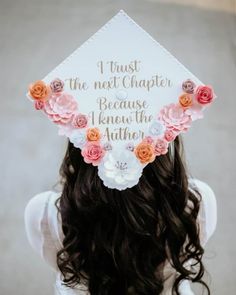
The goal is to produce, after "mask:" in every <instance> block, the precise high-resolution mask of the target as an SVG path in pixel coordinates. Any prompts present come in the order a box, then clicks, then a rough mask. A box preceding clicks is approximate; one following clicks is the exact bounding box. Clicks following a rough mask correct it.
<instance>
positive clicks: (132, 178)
mask: <svg viewBox="0 0 236 295" xmlns="http://www.w3.org/2000/svg"><path fill="white" fill-rule="evenodd" d="M28 97H29V98H30V99H31V100H32V101H33V102H34V107H35V109H36V110H42V111H43V112H44V113H45V114H46V116H47V117H48V118H49V119H50V120H51V121H52V122H54V123H55V124H57V126H58V127H59V131H58V134H59V135H65V136H67V137H68V138H69V140H70V142H72V143H73V144H74V146H75V147H77V148H80V149H81V154H82V156H83V158H84V161H85V162H86V163H88V164H92V165H94V166H98V175H99V177H100V178H101V179H102V180H103V183H104V185H106V186H108V187H109V188H116V189H119V190H123V189H126V188H129V187H132V186H134V185H135V184H137V183H138V181H139V178H140V177H141V175H142V170H143V168H144V166H145V165H147V164H148V163H150V162H153V161H154V160H155V158H156V156H161V155H164V154H166V153H167V152H168V146H169V144H170V143H171V142H172V141H174V139H175V138H176V136H177V135H178V134H180V133H182V132H186V131H187V130H188V129H189V128H190V126H191V123H192V122H193V121H194V120H196V119H200V118H202V117H203V110H204V108H205V107H206V106H208V105H210V104H211V103H212V102H213V101H214V99H215V98H216V96H215V94H214V91H213V88H212V87H211V86H209V85H198V86H196V85H195V83H194V82H193V81H192V80H191V79H188V80H186V81H184V82H183V83H182V93H181V94H180V96H179V97H178V99H177V102H176V103H170V104H168V105H165V106H163V108H162V109H161V110H160V111H159V113H158V114H157V116H156V118H155V119H154V121H153V122H152V124H151V125H150V127H149V130H148V134H147V135H146V136H145V137H144V138H143V139H142V141H141V142H139V143H138V144H136V145H134V144H133V143H132V142H131V143H128V144H126V146H125V149H126V151H127V152H126V153H124V152H122V151H121V152H117V151H116V150H114V148H113V146H112V143H111V142H106V141H105V138H104V136H103V134H102V133H101V132H100V130H99V128H97V127H91V126H89V119H88V116H87V115H86V114H82V113H80V112H79V106H78V102H77V101H76V99H75V98H74V97H73V96H72V95H71V94H69V93H66V92H65V91H64V82H63V81H62V80H61V79H59V78H56V79H54V80H53V81H52V82H51V83H50V85H48V84H46V83H45V82H44V81H41V80H39V81H36V82H34V83H32V84H30V85H29V89H28Z"/></svg>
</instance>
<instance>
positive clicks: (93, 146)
mask: <svg viewBox="0 0 236 295" xmlns="http://www.w3.org/2000/svg"><path fill="white" fill-rule="evenodd" d="M81 154H82V156H83V157H84V161H85V162H86V163H88V164H90V163H92V165H93V166H97V165H98V164H99V163H100V161H101V159H102V158H103V157H104V155H105V151H104V149H103V148H102V147H101V145H100V143H99V142H97V141H93V142H87V143H86V145H85V146H84V147H83V149H82V151H81Z"/></svg>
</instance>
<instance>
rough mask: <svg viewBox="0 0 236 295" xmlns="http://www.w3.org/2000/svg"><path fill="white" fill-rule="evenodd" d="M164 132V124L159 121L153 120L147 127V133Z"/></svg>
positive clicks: (158, 133) (158, 134)
mask: <svg viewBox="0 0 236 295" xmlns="http://www.w3.org/2000/svg"><path fill="white" fill-rule="evenodd" d="M164 132H165V126H164V125H163V124H162V123H161V122H160V121H154V122H153V123H152V124H151V126H150V127H149V134H150V135H154V136H160V135H163V134H164Z"/></svg>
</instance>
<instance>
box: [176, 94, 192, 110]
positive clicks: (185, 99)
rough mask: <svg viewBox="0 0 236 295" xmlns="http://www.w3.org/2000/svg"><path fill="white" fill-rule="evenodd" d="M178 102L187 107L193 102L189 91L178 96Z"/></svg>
mask: <svg viewBox="0 0 236 295" xmlns="http://www.w3.org/2000/svg"><path fill="white" fill-rule="evenodd" d="M179 103H180V105H181V106H182V107H184V108H188V107H190V106H191V105H192V104H193V100H192V96H191V94H189V93H183V94H181V95H180V97H179Z"/></svg>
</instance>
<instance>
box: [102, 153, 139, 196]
mask: <svg viewBox="0 0 236 295" xmlns="http://www.w3.org/2000/svg"><path fill="white" fill-rule="evenodd" d="M142 170H143V166H142V164H141V163H140V162H139V161H138V159H137V158H136V157H135V155H134V154H133V153H129V152H128V151H126V152H123V153H117V152H114V151H110V152H107V154H106V156H105V157H104V158H103V160H102V162H101V163H100V164H99V165H98V175H99V177H100V178H101V179H102V180H103V183H104V185H105V186H107V187H109V188H116V189H118V190H124V189H126V188H128V187H132V186H134V185H136V184H137V183H138V181H139V178H140V176H141V175H142Z"/></svg>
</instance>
